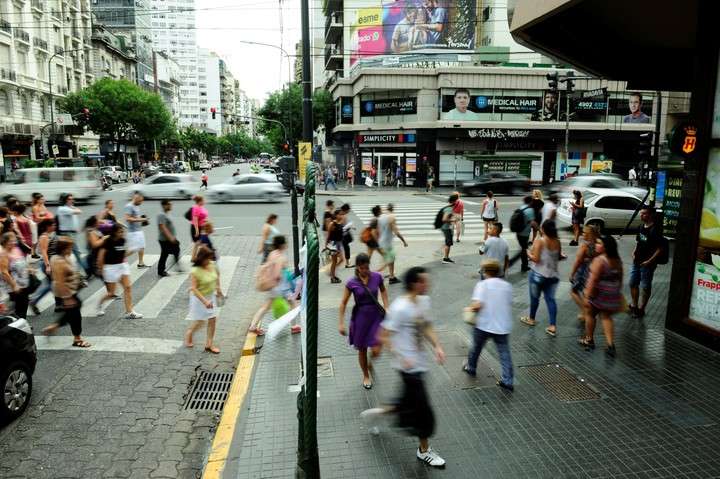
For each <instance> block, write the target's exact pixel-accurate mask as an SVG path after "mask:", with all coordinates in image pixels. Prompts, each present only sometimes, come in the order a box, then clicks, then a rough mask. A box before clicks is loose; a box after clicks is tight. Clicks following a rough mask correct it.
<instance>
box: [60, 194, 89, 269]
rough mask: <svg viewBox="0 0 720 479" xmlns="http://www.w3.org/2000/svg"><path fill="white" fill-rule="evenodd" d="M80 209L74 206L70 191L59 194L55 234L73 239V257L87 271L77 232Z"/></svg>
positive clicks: (78, 229)
mask: <svg viewBox="0 0 720 479" xmlns="http://www.w3.org/2000/svg"><path fill="white" fill-rule="evenodd" d="M81 214H82V210H81V209H80V208H76V207H75V198H74V197H73V195H72V194H70V193H63V194H62V195H60V206H58V209H57V235H58V236H69V237H70V238H72V239H73V244H72V251H73V255H75V259H76V260H77V262H78V264H79V265H80V266H81V267H82V268H83V270H84V271H85V272H86V273H88V267H87V265H86V264H85V261H84V260H83V259H82V256H81V255H80V249H79V248H78V241H77V234H78V232H79V231H80V219H79V218H80V215H81Z"/></svg>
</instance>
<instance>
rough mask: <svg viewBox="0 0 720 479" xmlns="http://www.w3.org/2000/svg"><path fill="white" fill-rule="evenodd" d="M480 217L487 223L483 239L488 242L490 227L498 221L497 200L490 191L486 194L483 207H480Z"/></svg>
mask: <svg viewBox="0 0 720 479" xmlns="http://www.w3.org/2000/svg"><path fill="white" fill-rule="evenodd" d="M480 216H481V217H482V219H483V223H485V237H484V238H483V241H487V239H488V235H489V234H490V233H489V231H490V225H492V224H493V223H495V222H496V221H497V219H498V206H497V200H496V199H495V198H493V192H492V191H488V192H487V193H486V194H485V200H484V201H483V202H482V206H481V207H480Z"/></svg>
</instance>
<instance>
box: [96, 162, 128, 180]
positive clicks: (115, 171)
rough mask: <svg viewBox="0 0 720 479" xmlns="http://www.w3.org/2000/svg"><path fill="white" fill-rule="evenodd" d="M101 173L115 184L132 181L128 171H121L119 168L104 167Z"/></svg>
mask: <svg viewBox="0 0 720 479" xmlns="http://www.w3.org/2000/svg"><path fill="white" fill-rule="evenodd" d="M100 173H101V174H102V175H104V176H107V177H108V178H110V180H111V181H112V182H113V183H120V182H121V181H124V182H127V181H128V180H129V179H130V178H129V177H128V174H127V171H125V170H123V169H121V168H120V167H119V166H102V167H100Z"/></svg>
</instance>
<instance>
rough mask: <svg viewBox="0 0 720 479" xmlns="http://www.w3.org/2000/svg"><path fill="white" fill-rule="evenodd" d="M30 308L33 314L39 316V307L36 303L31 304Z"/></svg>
mask: <svg viewBox="0 0 720 479" xmlns="http://www.w3.org/2000/svg"><path fill="white" fill-rule="evenodd" d="M30 310H31V311H32V312H33V314H34V315H35V316H40V308H38V307H37V304H31V305H30Z"/></svg>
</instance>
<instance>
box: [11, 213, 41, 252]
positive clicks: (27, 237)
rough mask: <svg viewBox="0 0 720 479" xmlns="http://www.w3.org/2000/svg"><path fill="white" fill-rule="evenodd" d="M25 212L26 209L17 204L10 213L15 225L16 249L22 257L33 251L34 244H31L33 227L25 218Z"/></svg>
mask: <svg viewBox="0 0 720 479" xmlns="http://www.w3.org/2000/svg"><path fill="white" fill-rule="evenodd" d="M26 210H27V207H26V206H25V205H24V204H23V203H20V202H17V203H15V204H14V205H13V206H12V210H11V211H10V213H11V215H12V220H13V224H14V225H15V233H16V234H17V244H18V248H20V251H22V253H23V254H24V255H29V254H32V252H33V251H35V244H34V243H33V225H32V222H31V221H30V219H29V218H28V217H27V216H25V211H26Z"/></svg>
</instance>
